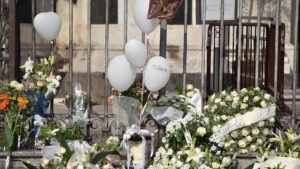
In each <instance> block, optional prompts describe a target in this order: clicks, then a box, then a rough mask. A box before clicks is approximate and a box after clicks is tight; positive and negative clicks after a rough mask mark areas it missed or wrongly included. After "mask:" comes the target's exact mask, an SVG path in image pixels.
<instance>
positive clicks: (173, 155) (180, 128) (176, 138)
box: [149, 113, 233, 169]
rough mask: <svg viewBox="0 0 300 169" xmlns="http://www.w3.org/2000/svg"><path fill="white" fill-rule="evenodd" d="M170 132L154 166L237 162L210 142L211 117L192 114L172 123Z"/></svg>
mask: <svg viewBox="0 0 300 169" xmlns="http://www.w3.org/2000/svg"><path fill="white" fill-rule="evenodd" d="M166 133H167V134H166V136H165V137H163V138H162V143H163V146H161V147H160V148H159V149H158V151H157V152H156V153H155V157H154V162H153V164H152V165H151V166H150V167H149V168H150V169H155V168H161V169H168V168H174V169H176V168H178V169H181V168H184V169H193V168H202V169H210V168H230V167H231V166H232V164H233V163H232V159H231V157H229V156H228V157H226V156H223V155H222V151H221V150H217V147H216V146H214V145H213V143H211V142H210V141H209V138H210V136H211V135H212V131H211V127H210V126H209V120H208V119H207V118H205V117H204V116H203V115H201V114H199V113H189V114H188V115H187V116H186V117H185V118H183V119H179V120H175V121H172V122H170V123H169V124H168V125H167V127H166ZM211 149H214V150H217V151H210V150H211Z"/></svg>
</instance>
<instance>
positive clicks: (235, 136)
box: [230, 131, 238, 138]
mask: <svg viewBox="0 0 300 169" xmlns="http://www.w3.org/2000/svg"><path fill="white" fill-rule="evenodd" d="M230 135H231V137H233V138H237V137H238V132H237V131H233V132H231V134H230Z"/></svg>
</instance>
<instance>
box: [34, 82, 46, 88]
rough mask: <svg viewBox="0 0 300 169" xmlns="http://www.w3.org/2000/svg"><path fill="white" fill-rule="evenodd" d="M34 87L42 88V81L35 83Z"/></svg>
mask: <svg viewBox="0 0 300 169" xmlns="http://www.w3.org/2000/svg"><path fill="white" fill-rule="evenodd" d="M36 85H37V86H38V87H43V86H44V85H45V83H44V82H43V81H37V83H36Z"/></svg>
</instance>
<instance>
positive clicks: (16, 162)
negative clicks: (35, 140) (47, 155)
mask: <svg viewBox="0 0 300 169" xmlns="http://www.w3.org/2000/svg"><path fill="white" fill-rule="evenodd" d="M41 158H42V154H41V151H39V150H22V151H13V152H12V154H11V163H10V164H11V165H10V168H13V169H24V168H25V167H24V165H23V163H22V162H21V161H25V162H27V163H30V164H31V165H33V166H35V167H39V165H40V160H41ZM5 161H6V152H4V151H0V168H5Z"/></svg>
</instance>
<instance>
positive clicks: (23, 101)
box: [18, 97, 29, 109]
mask: <svg viewBox="0 0 300 169" xmlns="http://www.w3.org/2000/svg"><path fill="white" fill-rule="evenodd" d="M18 102H19V107H20V108H21V109H24V108H26V105H27V103H28V102H29V101H28V100H27V99H26V98H23V97H18Z"/></svg>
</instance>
